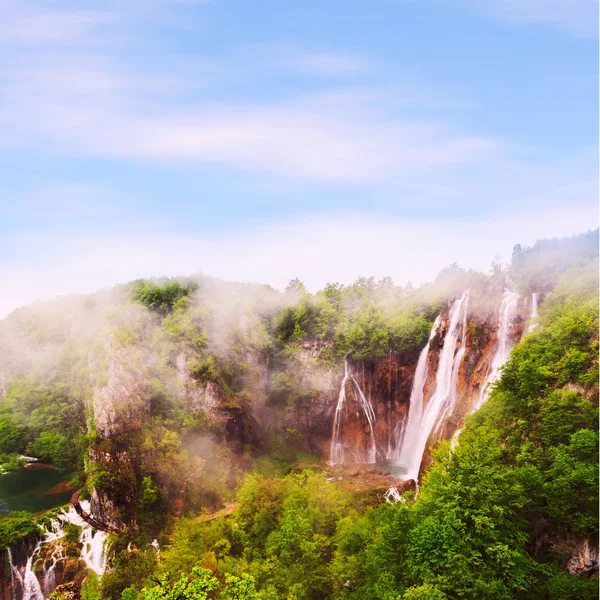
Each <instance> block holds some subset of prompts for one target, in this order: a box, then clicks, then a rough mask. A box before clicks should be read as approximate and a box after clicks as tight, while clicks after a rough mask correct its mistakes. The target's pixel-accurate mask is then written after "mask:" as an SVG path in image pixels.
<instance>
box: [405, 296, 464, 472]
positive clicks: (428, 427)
mask: <svg viewBox="0 0 600 600" xmlns="http://www.w3.org/2000/svg"><path fill="white" fill-rule="evenodd" d="M467 304H468V291H467V292H465V293H464V294H463V295H462V296H461V297H460V298H459V299H458V300H456V301H455V302H454V304H453V305H452V309H451V310H450V315H449V319H450V323H449V326H448V332H447V333H446V336H445V338H444V344H443V346H442V351H441V353H440V361H439V365H438V369H437V373H436V383H435V390H434V392H433V395H432V396H431V398H430V399H429V401H428V402H427V405H426V406H425V409H424V410H422V409H421V410H422V414H421V417H420V418H417V417H418V410H419V409H418V408H417V405H420V406H422V405H423V385H424V383H425V379H426V376H427V374H426V372H425V373H423V379H422V382H421V383H419V387H420V392H418V391H417V394H420V395H421V398H420V402H418V400H419V397H418V396H415V412H416V415H415V419H414V420H413V423H414V424H412V423H411V425H410V427H407V432H406V436H405V439H404V442H403V444H402V449H401V450H400V454H399V458H398V461H397V462H398V464H399V465H402V466H404V467H405V468H406V474H405V475H404V478H405V479H414V480H415V481H417V480H418V477H419V470H420V469H421V462H422V460H423V454H424V453H425V449H426V447H427V440H428V439H429V436H430V435H431V432H432V431H433V428H434V426H435V425H436V423H438V421H439V420H440V415H443V414H444V412H443V411H444V409H447V407H448V406H449V405H453V403H454V402H455V397H456V389H455V388H456V382H457V377H458V369H459V368H460V362H461V360H462V356H463V354H464V340H465V331H464V330H465V325H466V318H467ZM438 326H439V323H438ZM434 328H435V327H434ZM433 335H435V334H433ZM459 340H461V343H462V345H461V347H460V350H459V352H458V354H457V353H456V348H457V346H458V342H459ZM415 380H416V376H415ZM415 383H416V381H415ZM413 389H414V386H413ZM411 406H412V398H411Z"/></svg>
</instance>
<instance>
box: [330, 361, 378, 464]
mask: <svg viewBox="0 0 600 600" xmlns="http://www.w3.org/2000/svg"><path fill="white" fill-rule="evenodd" d="M348 380H351V381H352V383H353V384H354V387H355V389H356V392H357V394H358V400H359V403H360V406H361V409H362V412H363V413H364V415H365V417H366V419H367V423H368V425H369V437H370V445H369V449H368V451H367V456H366V457H364V456H362V453H361V451H360V449H359V448H356V449H354V450H352V449H351V448H350V447H349V445H348V444H345V443H344V440H343V432H342V415H343V413H344V412H346V413H347V411H348V407H347V398H346V384H347V383H348ZM357 416H358V415H357ZM375 420H376V416H375V411H374V410H373V407H372V406H371V403H370V402H369V401H368V400H367V398H366V397H365V395H364V394H363V391H362V390H361V389H360V386H359V385H358V382H357V381H356V379H354V376H353V375H352V373H351V372H350V369H349V368H348V361H347V360H346V363H345V366H344V378H343V379H342V385H341V388H340V394H339V396H338V402H337V406H336V409H335V418H334V420H333V433H332V436H331V451H330V463H331V464H332V465H340V464H344V460H345V451H346V450H348V451H349V452H350V453H351V454H352V456H353V458H354V461H355V462H356V463H374V462H375V461H376V460H377V444H376V442H375V429H374V426H375Z"/></svg>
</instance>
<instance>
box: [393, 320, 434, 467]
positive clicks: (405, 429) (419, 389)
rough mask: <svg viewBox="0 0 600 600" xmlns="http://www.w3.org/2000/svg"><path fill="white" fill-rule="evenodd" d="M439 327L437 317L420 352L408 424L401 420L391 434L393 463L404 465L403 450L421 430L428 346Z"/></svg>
mask: <svg viewBox="0 0 600 600" xmlns="http://www.w3.org/2000/svg"><path fill="white" fill-rule="evenodd" d="M439 327H440V316H439V315H438V316H437V318H436V320H435V322H434V323H433V327H432V328H431V333H430V334H429V340H428V341H427V344H426V345H425V347H424V348H423V350H421V354H420V355H419V360H418V362H417V368H416V370H415V378H414V380H413V385H412V390H411V392H410V401H409V407H408V422H406V426H404V425H405V421H404V420H401V421H399V422H398V425H396V428H395V429H394V433H393V438H394V439H393V443H392V445H393V448H394V449H393V451H392V454H391V456H389V457H388V458H391V459H392V460H393V461H395V462H399V463H401V464H402V463H404V462H405V461H406V457H405V456H404V455H403V450H404V448H407V450H408V449H410V448H412V447H414V445H415V444H416V442H417V438H418V436H419V430H420V429H421V418H422V417H423V392H424V388H425V381H426V380H427V372H428V371H429V346H430V344H431V340H432V339H433V338H434V337H435V335H436V334H437V332H438V329H439Z"/></svg>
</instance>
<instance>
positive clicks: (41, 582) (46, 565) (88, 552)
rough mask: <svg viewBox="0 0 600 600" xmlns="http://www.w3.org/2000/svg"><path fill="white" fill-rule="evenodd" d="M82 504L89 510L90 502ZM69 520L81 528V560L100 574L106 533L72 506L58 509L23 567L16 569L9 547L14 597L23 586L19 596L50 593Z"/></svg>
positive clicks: (37, 599) (27, 599) (38, 599)
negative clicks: (87, 520)
mask: <svg viewBox="0 0 600 600" xmlns="http://www.w3.org/2000/svg"><path fill="white" fill-rule="evenodd" d="M81 507H82V508H83V510H84V511H85V512H89V502H86V501H82V502H81ZM69 523H70V524H72V525H77V526H78V527H80V528H81V533H80V536H79V545H80V547H81V549H80V560H82V561H83V562H84V563H85V565H86V567H87V568H88V569H91V570H92V571H95V572H96V573H97V574H98V575H99V576H102V574H103V573H104V570H105V569H106V558H107V557H106V538H107V535H108V534H106V533H105V532H103V531H99V530H95V529H93V528H92V527H91V526H90V525H89V524H88V523H86V522H85V521H84V520H83V519H82V518H81V517H80V516H79V515H78V514H77V512H76V511H75V508H74V507H73V506H71V507H69V509H68V510H63V511H62V512H60V513H59V514H58V515H57V516H56V518H54V519H53V520H52V521H51V522H50V525H49V526H48V527H47V528H43V531H44V535H43V538H42V539H41V540H40V541H39V542H38V543H37V544H36V546H35V548H34V549H33V552H32V553H31V554H30V555H29V557H28V558H27V563H26V564H25V567H24V568H23V567H21V568H20V569H19V568H18V567H17V566H16V565H13V562H12V555H11V552H10V549H8V559H9V568H10V570H11V573H10V576H11V586H12V588H13V596H14V597H15V598H16V593H15V592H16V590H17V589H22V600H44V598H47V597H48V596H49V595H50V594H51V593H52V591H53V590H54V588H55V587H56V569H57V566H58V565H59V563H60V562H61V561H64V560H66V559H67V558H68V557H67V554H66V550H65V545H63V543H61V542H62V541H63V539H64V538H65V526H66V525H67V524H69Z"/></svg>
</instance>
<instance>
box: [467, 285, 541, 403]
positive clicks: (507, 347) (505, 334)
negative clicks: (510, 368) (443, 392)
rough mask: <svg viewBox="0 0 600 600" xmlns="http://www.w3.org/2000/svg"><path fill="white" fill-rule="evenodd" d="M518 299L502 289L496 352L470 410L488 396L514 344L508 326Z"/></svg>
mask: <svg viewBox="0 0 600 600" xmlns="http://www.w3.org/2000/svg"><path fill="white" fill-rule="evenodd" d="M518 301H519V294H517V293H516V292H511V291H510V290H509V289H506V290H505V291H504V294H503V296H502V303H501V304H500V313H499V316H498V345H497V347H496V353H495V354H494V358H493V359H492V362H491V364H490V368H489V371H488V374H487V377H486V378H485V381H484V383H483V385H482V386H481V393H480V394H479V398H478V399H477V400H476V402H475V404H474V406H473V409H472V411H471V412H475V411H477V410H479V409H480V408H481V407H482V406H483V405H484V404H485V402H486V401H487V399H488V398H489V397H490V392H491V386H492V384H493V383H495V382H496V381H497V380H498V378H499V377H500V374H501V370H502V367H503V366H504V363H505V362H506V361H507V360H508V357H509V356H510V351H511V350H512V347H513V345H514V344H513V340H512V338H511V335H510V326H511V325H512V322H513V320H514V318H515V315H516V313H517V302H518ZM536 310H537V309H536Z"/></svg>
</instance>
